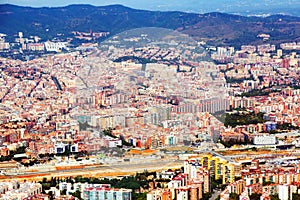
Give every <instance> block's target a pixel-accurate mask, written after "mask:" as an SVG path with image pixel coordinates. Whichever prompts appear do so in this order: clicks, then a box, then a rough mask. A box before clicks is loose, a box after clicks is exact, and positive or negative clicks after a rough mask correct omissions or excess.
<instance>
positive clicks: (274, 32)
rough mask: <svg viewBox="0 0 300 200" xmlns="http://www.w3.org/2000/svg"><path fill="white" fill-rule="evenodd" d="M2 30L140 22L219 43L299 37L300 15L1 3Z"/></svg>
mask: <svg viewBox="0 0 300 200" xmlns="http://www.w3.org/2000/svg"><path fill="white" fill-rule="evenodd" d="M0 23H1V26H0V33H5V34H7V35H13V34H16V33H17V32H19V31H22V32H24V34H25V35H40V36H41V37H42V39H48V38H52V37H54V36H55V35H56V34H58V33H62V34H65V35H67V34H69V33H70V32H71V31H85V32H89V31H90V30H93V31H94V32H97V31H109V32H111V33H112V34H116V33H120V32H122V31H124V30H128V29H133V28H141V27H162V28H169V29H176V30H179V31H181V32H184V33H187V34H189V35H191V36H192V37H194V38H196V39H201V40H205V41H208V42H209V43H212V44H216V45H233V46H238V45H240V44H248V43H253V44H257V43H262V40H261V39H259V38H257V35H258V34H261V33H264V34H269V35H270V36H271V40H272V41H275V42H276V43H278V42H285V41H299V40H300V18H299V17H292V16H286V15H274V16H270V17H265V18H262V17H245V16H239V15H231V14H225V13H208V14H195V13H184V12H160V11H146V10H136V9H131V8H128V7H124V6H122V5H110V6H91V5H70V6H66V7H52V8H48V7H42V8H32V7H20V6H15V5H10V4H2V5H0Z"/></svg>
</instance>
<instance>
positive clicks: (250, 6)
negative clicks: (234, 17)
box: [0, 0, 300, 14]
mask: <svg viewBox="0 0 300 200" xmlns="http://www.w3.org/2000/svg"><path fill="white" fill-rule="evenodd" d="M4 3H9V4H15V5H21V6H32V7H43V6H47V7H57V6H66V5H70V4H92V5H96V6H101V5H110V4H122V5H125V6H128V7H131V8H138V9H147V10H161V11H166V10H178V11H185V12H198V13H204V12H212V11H220V12H231V13H233V12H235V13H244V14H245V13H255V12H257V13H261V12H266V13H267V12H271V13H287V12H288V11H291V10H294V11H295V10H300V0H209V1H208V0H85V1H83V0H70V1H68V0H0V4H4Z"/></svg>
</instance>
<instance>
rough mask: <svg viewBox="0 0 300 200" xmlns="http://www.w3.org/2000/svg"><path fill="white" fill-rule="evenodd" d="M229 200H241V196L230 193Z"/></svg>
mask: <svg viewBox="0 0 300 200" xmlns="http://www.w3.org/2000/svg"><path fill="white" fill-rule="evenodd" d="M229 200H239V195H238V194H237V193H230V194H229Z"/></svg>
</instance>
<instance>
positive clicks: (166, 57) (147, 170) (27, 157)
mask: <svg viewBox="0 0 300 200" xmlns="http://www.w3.org/2000/svg"><path fill="white" fill-rule="evenodd" d="M257 38H259V39H260V40H261V41H263V43H262V44H257V45H253V44H244V45H242V46H240V47H238V48H237V47H233V46H213V45H210V44H207V43H206V42H205V41H197V40H194V39H192V38H191V37H190V36H188V35H186V34H183V33H180V32H177V31H174V30H170V29H164V28H142V29H133V30H130V31H125V32H122V33H119V34H117V35H112V34H111V33H110V32H108V31H102V32H93V30H86V32H81V31H77V30H74V31H73V32H72V33H71V34H69V35H68V37H65V35H60V34H59V33H57V37H55V38H51V39H47V40H44V39H43V38H42V36H40V35H27V34H26V33H23V32H22V31H19V32H16V34H15V35H7V34H4V33H1V34H0V102H1V104H0V199H3V200H9V199H21V200H23V199H44V200H48V199H85V200H87V199H100V200H132V199H133V200H134V199H139V200H142V199H147V200H198V199H210V200H215V199H219V200H235V199H237V200H254V199H259V200H275V199H280V200H292V199H293V200H297V199H300V163H299V158H300V151H299V147H300V131H299V130H300V129H299V127H300V56H299V52H300V43H299V42H298V43H297V42H295V41H290V42H288V43H287V42H283V43H280V44H279V45H278V44H273V43H272V36H271V35H269V34H265V33H263V32H262V33H261V34H259V35H257Z"/></svg>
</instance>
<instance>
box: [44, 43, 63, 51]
mask: <svg viewBox="0 0 300 200" xmlns="http://www.w3.org/2000/svg"><path fill="white" fill-rule="evenodd" d="M67 44H68V43H67V42H50V41H47V42H45V48H46V51H54V52H59V51H61V50H63V49H67Z"/></svg>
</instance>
